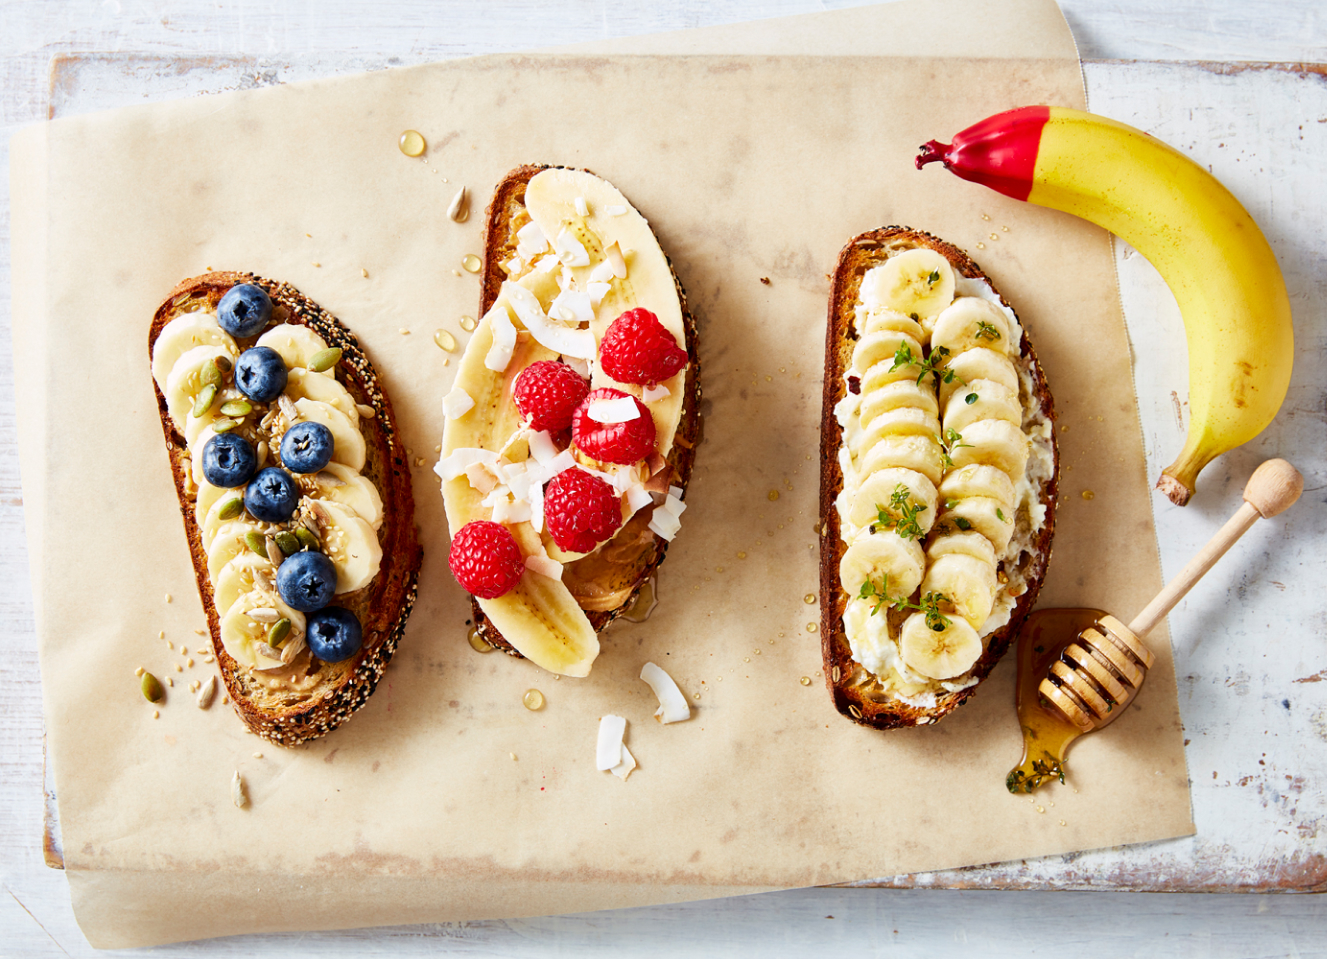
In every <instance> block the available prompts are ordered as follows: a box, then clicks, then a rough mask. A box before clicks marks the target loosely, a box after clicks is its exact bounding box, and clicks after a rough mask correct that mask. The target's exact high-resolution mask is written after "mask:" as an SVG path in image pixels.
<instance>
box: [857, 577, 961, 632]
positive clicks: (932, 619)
mask: <svg viewBox="0 0 1327 959" xmlns="http://www.w3.org/2000/svg"><path fill="white" fill-rule="evenodd" d="M888 590H889V574H888V573H882V574H881V577H880V585H879V586H876V584H875V583H873V582H872V581H871V580H869V579H868V580H866V582H864V583H862V589H861V592H859V593H858V594H857V598H858V599H866V600H870V599H872V598H874V599H875V606H874V607H873V608H872V609H871V615H872V616H874V615H875V614H876V613H878V612H880V610H881V609H882V608H885V609H897V610H905V609H911V610H915V611H916V612H919V613H921V614H922V615H924V616H925V617H926V625H927V626H928V627H929V628H930V629H933V630H934V631H935V632H937V633H942V632H944V631H945V630H946V629H948V628H949V626H950V624H951V622H952V621H951V620H950V618H949V617H948V616H946V615H945V614H944V613H942V612H941V611H940V604H941V603H949V604H950V605H953V602H954V601H953V600H952V599H950V598H949V597H948V596H946V595H945V594H944V593H927V594H926V595H925V596H923V597H922V601H921V602H920V603H913V602H910V601H909V600H908V598H907V597H906V596H896V597H893V598H891V597H890V596H889V592H888Z"/></svg>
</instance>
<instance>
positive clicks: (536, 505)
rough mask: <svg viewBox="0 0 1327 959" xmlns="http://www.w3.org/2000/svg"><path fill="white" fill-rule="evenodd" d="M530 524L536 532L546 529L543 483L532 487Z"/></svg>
mask: <svg viewBox="0 0 1327 959" xmlns="http://www.w3.org/2000/svg"><path fill="white" fill-rule="evenodd" d="M530 525H531V526H533V527H534V531H535V532H536V533H542V532H543V531H544V486H543V484H542V483H535V484H534V485H533V486H531V487H530ZM560 575H561V574H559V576H560Z"/></svg>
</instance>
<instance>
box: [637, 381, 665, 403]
mask: <svg viewBox="0 0 1327 959" xmlns="http://www.w3.org/2000/svg"><path fill="white" fill-rule="evenodd" d="M668 393H669V389H668V387H666V386H664V385H663V384H662V383H658V384H656V385H654V386H647V387H645V389H643V390H641V392H640V398H641V399H643V400H644V401H645V402H646V403H653V402H654V401H655V400H661V399H663V398H664V397H665V396H667V395H668Z"/></svg>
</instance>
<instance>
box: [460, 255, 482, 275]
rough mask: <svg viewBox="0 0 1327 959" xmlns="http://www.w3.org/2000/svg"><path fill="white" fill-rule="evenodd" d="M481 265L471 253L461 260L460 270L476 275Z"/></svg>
mask: <svg viewBox="0 0 1327 959" xmlns="http://www.w3.org/2000/svg"><path fill="white" fill-rule="evenodd" d="M483 265H484V264H483V261H482V260H480V259H479V257H477V256H475V255H474V254H473V253H467V254H466V255H465V256H464V257H462V258H461V269H463V270H465V272H467V273H478V272H479V268H480V267H481V266H483Z"/></svg>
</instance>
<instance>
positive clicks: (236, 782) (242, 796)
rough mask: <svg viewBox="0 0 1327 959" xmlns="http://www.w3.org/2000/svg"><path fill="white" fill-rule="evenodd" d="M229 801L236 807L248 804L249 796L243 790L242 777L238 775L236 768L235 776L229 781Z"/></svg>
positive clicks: (240, 807)
mask: <svg viewBox="0 0 1327 959" xmlns="http://www.w3.org/2000/svg"><path fill="white" fill-rule="evenodd" d="M230 801H231V802H233V803H234V804H235V806H236V808H238V809H243V808H244V807H245V806H247V805H249V796H248V793H246V792H245V790H244V779H243V777H241V776H240V771H239V770H238V769H237V770H235V778H234V779H232V780H231V781H230Z"/></svg>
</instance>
